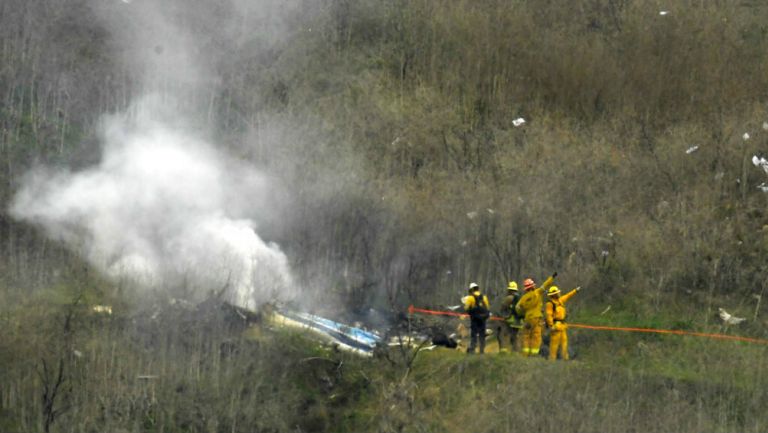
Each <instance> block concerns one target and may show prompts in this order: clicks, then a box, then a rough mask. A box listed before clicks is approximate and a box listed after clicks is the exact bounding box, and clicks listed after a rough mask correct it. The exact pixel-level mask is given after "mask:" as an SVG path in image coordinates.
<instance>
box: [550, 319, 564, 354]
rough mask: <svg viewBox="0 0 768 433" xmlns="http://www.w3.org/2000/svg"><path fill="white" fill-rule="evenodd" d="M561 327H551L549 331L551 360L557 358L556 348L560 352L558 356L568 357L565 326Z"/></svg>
mask: <svg viewBox="0 0 768 433" xmlns="http://www.w3.org/2000/svg"><path fill="white" fill-rule="evenodd" d="M562 328H563V329H562V330H554V329H553V330H552V332H550V333H549V359H550V360H552V361H554V360H556V359H557V349H560V350H561V352H562V353H561V354H560V358H562V359H565V360H567V359H568V332H567V331H566V329H567V328H566V327H565V326H563V327H562Z"/></svg>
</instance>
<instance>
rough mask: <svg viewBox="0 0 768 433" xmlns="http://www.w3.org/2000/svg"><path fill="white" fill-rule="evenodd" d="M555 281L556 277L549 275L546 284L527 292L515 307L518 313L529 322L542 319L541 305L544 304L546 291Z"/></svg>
mask: <svg viewBox="0 0 768 433" xmlns="http://www.w3.org/2000/svg"><path fill="white" fill-rule="evenodd" d="M554 282H555V279H554V278H552V277H549V278H547V280H546V281H544V284H542V285H541V287H539V288H537V289H533V290H530V291H528V292H526V293H525V295H523V297H522V298H520V302H518V303H517V306H516V307H515V311H517V314H518V315H519V316H523V317H524V319H525V321H526V322H529V323H532V322H533V321H535V320H536V319H540V318H541V317H542V316H543V314H542V312H541V307H542V306H543V305H542V304H543V295H544V291H545V290H547V288H549V286H551V285H552V283H554Z"/></svg>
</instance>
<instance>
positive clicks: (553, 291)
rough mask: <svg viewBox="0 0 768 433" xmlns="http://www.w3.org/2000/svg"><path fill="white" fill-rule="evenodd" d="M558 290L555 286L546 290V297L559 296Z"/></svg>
mask: <svg viewBox="0 0 768 433" xmlns="http://www.w3.org/2000/svg"><path fill="white" fill-rule="evenodd" d="M559 294H560V289H559V288H558V287H557V286H552V287H550V288H549V290H547V296H553V295H559Z"/></svg>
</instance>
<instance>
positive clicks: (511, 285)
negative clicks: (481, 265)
mask: <svg viewBox="0 0 768 433" xmlns="http://www.w3.org/2000/svg"><path fill="white" fill-rule="evenodd" d="M507 290H509V291H512V292H517V283H516V282H514V281H510V282H509V284H508V285H507Z"/></svg>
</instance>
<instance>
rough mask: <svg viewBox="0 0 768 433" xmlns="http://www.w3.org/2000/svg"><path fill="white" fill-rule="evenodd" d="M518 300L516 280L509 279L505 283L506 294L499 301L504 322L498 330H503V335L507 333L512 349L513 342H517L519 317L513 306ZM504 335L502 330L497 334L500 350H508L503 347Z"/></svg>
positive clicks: (513, 346)
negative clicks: (506, 283) (507, 282)
mask: <svg viewBox="0 0 768 433" xmlns="http://www.w3.org/2000/svg"><path fill="white" fill-rule="evenodd" d="M519 300H520V292H519V291H518V290H517V282H515V281H510V282H509V284H508V285H507V295H506V296H505V297H504V299H503V300H502V301H501V317H503V318H504V323H503V324H502V325H501V326H500V327H499V331H502V330H503V331H504V334H505V335H504V336H506V335H509V347H510V348H511V350H512V351H514V350H515V344H516V343H517V333H518V331H520V327H521V325H520V319H521V317H520V316H518V315H517V311H515V306H516V305H517V302H518V301H519ZM504 336H502V332H499V334H498V340H499V349H500V351H501V352H508V351H509V350H508V349H507V348H505V347H504V344H503V343H504V341H503V340H504Z"/></svg>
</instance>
